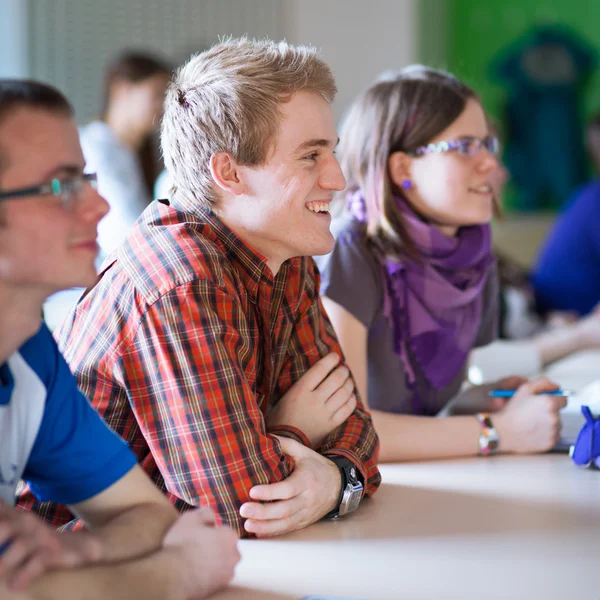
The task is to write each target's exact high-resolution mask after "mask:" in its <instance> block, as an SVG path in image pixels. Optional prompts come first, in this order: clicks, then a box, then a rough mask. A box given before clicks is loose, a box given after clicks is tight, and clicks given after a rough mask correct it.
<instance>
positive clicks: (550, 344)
mask: <svg viewBox="0 0 600 600" xmlns="http://www.w3.org/2000/svg"><path fill="white" fill-rule="evenodd" d="M531 343H532V345H533V346H534V347H535V348H536V350H537V352H538V353H539V355H540V358H541V360H542V364H543V366H546V365H549V364H550V363H552V362H554V361H556V360H560V359H561V358H564V357H565V356H568V355H569V354H572V353H573V352H577V351H578V350H583V349H585V348H586V346H587V343H586V337H585V331H584V329H583V327H582V326H581V322H578V323H574V324H572V325H565V326H564V327H559V328H556V329H551V330H549V331H545V332H543V333H540V334H538V335H537V336H535V337H534V338H533V339H532V340H531Z"/></svg>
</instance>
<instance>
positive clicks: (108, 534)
mask: <svg viewBox="0 0 600 600" xmlns="http://www.w3.org/2000/svg"><path fill="white" fill-rule="evenodd" d="M176 518H177V511H176V510H175V509H174V508H173V507H172V506H171V505H170V504H168V503H166V502H165V503H164V504H160V505H157V504H147V505H140V506H136V507H135V508H131V509H129V510H127V511H125V512H123V513H122V514H120V515H119V516H117V517H115V518H113V519H111V520H110V522H108V523H107V524H106V525H102V526H99V527H95V528H94V527H90V530H91V531H92V532H93V533H94V535H95V536H96V537H97V538H98V539H99V540H100V541H101V542H102V544H103V546H104V549H105V554H104V561H105V562H118V561H122V560H128V559H132V558H137V557H141V556H144V555H146V554H150V553H152V552H155V551H156V550H158V549H159V548H160V547H161V544H162V540H163V538H164V536H165V534H166V532H167V530H168V529H169V527H170V526H171V525H172V524H173V523H174V522H175V520H176ZM75 535H76V534H75Z"/></svg>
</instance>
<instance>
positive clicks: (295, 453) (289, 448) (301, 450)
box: [273, 435, 307, 460]
mask: <svg viewBox="0 0 600 600" xmlns="http://www.w3.org/2000/svg"><path fill="white" fill-rule="evenodd" d="M273 437H274V438H275V439H277V440H278V441H279V444H280V445H281V451H282V452H283V453H284V454H287V455H288V456H290V457H291V458H293V459H294V460H298V459H300V458H302V457H303V456H306V450H307V448H306V446H303V445H302V444H301V443H300V442H297V441H296V440H293V439H291V438H288V437H285V436H282V435H275V436H273Z"/></svg>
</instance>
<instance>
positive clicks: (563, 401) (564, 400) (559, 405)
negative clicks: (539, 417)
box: [552, 396, 568, 411]
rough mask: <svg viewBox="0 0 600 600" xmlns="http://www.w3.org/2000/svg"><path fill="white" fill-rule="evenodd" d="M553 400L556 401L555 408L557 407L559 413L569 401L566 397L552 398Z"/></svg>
mask: <svg viewBox="0 0 600 600" xmlns="http://www.w3.org/2000/svg"><path fill="white" fill-rule="evenodd" d="M552 400H554V406H555V407H556V410H557V411H559V410H560V409H561V408H564V407H565V406H566V405H567V401H568V399H567V397H566V396H552Z"/></svg>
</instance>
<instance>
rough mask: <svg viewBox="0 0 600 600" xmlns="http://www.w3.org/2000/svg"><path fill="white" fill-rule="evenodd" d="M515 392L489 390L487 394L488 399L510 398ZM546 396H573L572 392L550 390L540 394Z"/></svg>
mask: <svg viewBox="0 0 600 600" xmlns="http://www.w3.org/2000/svg"><path fill="white" fill-rule="evenodd" d="M516 392H517V390H491V391H490V392H488V396H489V397H490V398H512V397H513V396H514V395H515V393H516ZM540 394H544V395H546V396H573V395H574V394H575V392H573V391H572V390H550V391H549V392H540Z"/></svg>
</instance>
